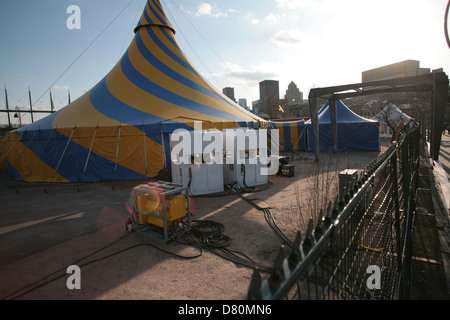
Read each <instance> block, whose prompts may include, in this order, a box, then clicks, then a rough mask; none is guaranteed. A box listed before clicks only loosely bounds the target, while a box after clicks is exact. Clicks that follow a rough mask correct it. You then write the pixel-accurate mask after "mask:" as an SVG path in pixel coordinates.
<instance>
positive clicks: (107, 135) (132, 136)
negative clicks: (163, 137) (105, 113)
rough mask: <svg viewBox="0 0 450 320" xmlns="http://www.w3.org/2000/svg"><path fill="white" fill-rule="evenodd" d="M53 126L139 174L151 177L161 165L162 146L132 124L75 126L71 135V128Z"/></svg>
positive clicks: (73, 140)
mask: <svg viewBox="0 0 450 320" xmlns="http://www.w3.org/2000/svg"><path fill="white" fill-rule="evenodd" d="M56 130H57V131H58V132H59V133H61V134H63V135H64V136H66V137H67V138H69V137H71V141H72V142H74V143H77V144H78V145H80V146H82V147H84V148H86V149H87V150H91V152H93V153H95V154H97V155H99V156H101V157H103V158H105V159H107V160H109V161H111V162H113V163H117V164H118V165H120V166H123V167H125V168H128V169H130V170H133V171H135V172H138V173H140V174H142V175H145V176H148V177H154V176H156V175H157V174H158V172H159V171H160V170H161V169H163V168H164V163H163V157H164V156H163V152H162V146H161V145H160V144H159V143H157V142H155V141H153V140H152V139H150V138H148V137H146V136H145V134H144V132H143V131H141V130H139V129H137V128H136V127H134V126H131V125H119V126H113V127H111V126H108V127H105V126H102V127H98V128H97V127H90V128H86V127H84V128H76V129H75V131H74V133H73V135H72V131H73V128H64V129H56ZM86 160H87V161H88V159H86ZM80 175H81V173H80Z"/></svg>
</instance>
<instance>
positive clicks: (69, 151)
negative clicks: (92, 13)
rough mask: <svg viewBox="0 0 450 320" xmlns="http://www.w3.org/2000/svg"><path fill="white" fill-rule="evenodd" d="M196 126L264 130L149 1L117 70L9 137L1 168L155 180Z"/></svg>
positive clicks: (51, 175)
mask: <svg viewBox="0 0 450 320" xmlns="http://www.w3.org/2000/svg"><path fill="white" fill-rule="evenodd" d="M194 121H202V128H203V129H210V128H216V129H219V130H222V129H224V128H234V127H252V128H257V127H259V126H261V125H265V121H264V120H263V119H261V118H259V117H257V116H256V115H254V114H252V113H251V112H248V111H247V110H245V109H244V108H242V107H240V106H239V105H237V104H236V103H234V102H233V101H231V100H230V99H228V98H227V97H226V96H224V95H223V94H222V93H221V92H220V91H218V90H217V89H215V88H214V87H212V86H211V85H210V84H209V83H208V82H207V81H206V80H205V79H204V78H203V77H202V76H201V75H200V73H199V72H198V71H197V70H196V69H195V68H194V67H193V65H192V64H191V63H190V62H189V61H188V59H187V58H186V57H185V55H184V54H183V52H182V50H181V49H180V47H179V45H178V43H177V41H176V39H175V30H174V29H173V27H172V26H171V24H170V22H169V20H168V19H167V17H166V15H165V13H164V11H163V8H162V6H161V3H160V1H159V0H148V1H147V4H146V7H145V9H144V12H143V14H142V16H141V18H140V20H139V23H138V25H137V27H136V28H135V36H134V39H133V41H132V43H131V44H130V46H129V48H128V50H127V51H126V53H125V54H124V55H123V57H122V58H121V59H120V61H119V62H118V63H117V64H116V65H115V67H114V68H113V69H112V70H111V71H110V72H109V73H108V74H107V75H106V76H105V77H104V78H103V79H102V80H101V81H100V82H99V83H98V84H96V85H95V86H94V87H93V88H92V89H91V90H90V91H88V92H86V94H84V95H83V96H81V97H80V98H78V99H77V100H75V101H74V102H72V103H70V104H69V105H67V106H65V107H64V108H62V109H61V110H59V111H58V112H56V113H54V114H51V115H49V116H47V117H46V118H43V119H41V120H39V121H37V122H34V123H32V124H30V125H28V126H25V127H23V128H21V129H18V130H15V131H12V132H10V133H9V134H8V135H7V136H5V137H4V139H3V140H2V142H1V144H0V162H1V165H2V167H3V168H5V169H7V172H8V176H9V177H10V178H14V179H20V180H25V181H46V182H49V181H51V182H68V181H108V180H109V181H111V180H133V179H146V178H149V177H156V176H157V175H158V174H159V173H160V172H161V170H163V169H165V168H168V167H169V166H170V149H169V146H170V144H169V134H170V133H172V132H173V131H174V130H175V129H177V128H186V129H189V130H192V129H193V127H194Z"/></svg>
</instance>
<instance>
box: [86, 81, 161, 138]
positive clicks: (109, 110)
mask: <svg viewBox="0 0 450 320" xmlns="http://www.w3.org/2000/svg"><path fill="white" fill-rule="evenodd" d="M106 78H107V77H105V78H103V79H102V80H101V81H100V82H99V83H98V84H97V85H96V86H95V87H94V88H93V89H92V92H91V95H90V100H91V103H92V105H93V106H94V108H95V109H97V110H98V111H99V112H101V113H102V114H104V115H106V116H107V117H110V118H111V119H114V120H117V121H119V122H121V123H126V124H130V125H133V126H135V127H136V128H138V129H139V127H140V126H141V127H142V124H143V123H144V124H151V123H159V122H161V121H166V120H167V119H164V118H161V117H158V116H154V115H151V114H148V113H146V112H143V111H140V110H137V109H135V108H133V107H130V106H129V105H127V104H125V103H123V102H122V101H120V100H119V99H117V98H116V97H114V96H113V95H112V94H111V92H110V91H109V90H108V87H107V85H106ZM149 137H150V138H151V139H153V140H154V141H155V142H157V143H159V144H161V138H158V137H157V135H156V136H155V135H152V136H149ZM154 138H156V140H155V139H154Z"/></svg>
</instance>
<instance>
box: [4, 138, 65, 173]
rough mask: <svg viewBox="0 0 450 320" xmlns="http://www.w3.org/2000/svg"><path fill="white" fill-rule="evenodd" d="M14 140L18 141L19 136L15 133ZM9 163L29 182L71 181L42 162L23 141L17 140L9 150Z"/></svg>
mask: <svg viewBox="0 0 450 320" xmlns="http://www.w3.org/2000/svg"><path fill="white" fill-rule="evenodd" d="M13 135H14V136H13V140H14V141H17V139H19V136H18V135H17V133H15V132H14V133H13ZM7 157H8V161H9V164H10V165H11V166H12V167H13V168H14V169H15V170H16V171H17V172H18V173H19V174H20V176H21V179H22V180H24V181H28V182H40V181H46V182H69V180H67V179H66V178H64V177H62V176H61V175H59V174H58V172H55V169H54V168H52V167H50V166H49V165H47V164H46V163H45V162H42V161H41V159H39V157H38V156H36V155H35V154H34V152H33V151H31V150H30V149H28V148H27V147H26V145H25V144H24V143H23V142H22V141H17V143H16V144H15V145H14V147H13V148H12V149H10V151H9V152H8V155H7Z"/></svg>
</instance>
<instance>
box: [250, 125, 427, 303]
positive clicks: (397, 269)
mask: <svg viewBox="0 0 450 320" xmlns="http://www.w3.org/2000/svg"><path fill="white" fill-rule="evenodd" d="M420 140H421V131H420V128H419V127H416V128H414V129H413V130H410V131H409V132H407V133H404V134H403V135H401V136H400V138H399V139H398V141H396V142H394V143H393V144H392V145H391V147H390V148H389V149H388V150H387V151H386V152H385V153H384V155H383V156H381V157H380V158H379V159H377V160H375V161H374V162H373V163H371V164H370V165H369V166H367V167H366V168H365V169H364V171H363V173H362V174H361V175H360V177H359V178H358V179H356V180H354V181H353V182H352V184H351V185H350V186H349V187H348V188H347V189H346V190H345V191H344V192H343V194H341V195H337V196H336V198H335V200H334V201H333V202H330V203H329V204H328V207H327V208H324V209H323V210H321V214H320V216H319V219H318V221H312V220H311V221H310V223H309V226H308V230H307V232H306V234H305V235H302V234H301V233H300V232H298V233H297V236H296V238H295V241H294V243H289V244H287V245H285V246H282V247H281V248H280V251H279V253H278V256H277V258H276V260H275V262H274V266H273V268H272V271H271V273H270V276H269V277H268V278H267V279H263V278H262V277H261V273H260V272H259V271H258V270H255V271H254V273H253V277H252V280H251V283H250V286H249V290H248V299H267V300H276V299H298V300H303V299H306V300H308V299H313V300H321V299H325V300H359V299H364V300H368V299H374V300H396V299H404V298H407V297H408V296H409V293H410V277H411V256H412V253H411V230H412V219H413V213H414V210H415V194H416V189H417V185H418V173H419V170H418V169H419V149H420V148H419V143H420Z"/></svg>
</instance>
